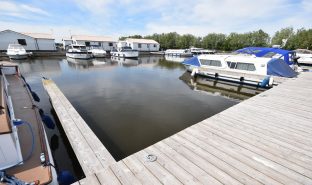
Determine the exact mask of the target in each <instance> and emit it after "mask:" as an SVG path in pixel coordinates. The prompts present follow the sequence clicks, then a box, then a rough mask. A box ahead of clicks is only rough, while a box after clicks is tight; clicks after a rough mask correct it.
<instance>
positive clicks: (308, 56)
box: [295, 49, 312, 65]
mask: <svg viewBox="0 0 312 185" xmlns="http://www.w3.org/2000/svg"><path fill="white" fill-rule="evenodd" d="M295 52H296V56H297V57H298V63H299V64H308V65H312V51H311V50H307V49H296V50H295Z"/></svg>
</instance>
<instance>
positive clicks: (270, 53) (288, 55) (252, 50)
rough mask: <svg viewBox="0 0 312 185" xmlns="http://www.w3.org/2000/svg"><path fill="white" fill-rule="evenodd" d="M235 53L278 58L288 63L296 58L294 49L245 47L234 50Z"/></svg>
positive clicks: (291, 62)
mask: <svg viewBox="0 0 312 185" xmlns="http://www.w3.org/2000/svg"><path fill="white" fill-rule="evenodd" d="M235 53H242V54H249V55H254V56H256V57H265V58H279V59H282V60H284V61H285V62H286V63H287V64H288V65H293V64H294V62H295V59H296V52H295V51H289V50H285V49H280V48H269V47H246V48H242V49H239V50H236V51H235Z"/></svg>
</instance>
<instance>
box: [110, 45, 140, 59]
mask: <svg viewBox="0 0 312 185" xmlns="http://www.w3.org/2000/svg"><path fill="white" fill-rule="evenodd" d="M110 54H111V55H112V56H114V57H122V58H138V57H139V51H138V50H135V49H132V48H131V47H129V46H121V47H118V48H117V49H116V50H113V51H111V52H110Z"/></svg>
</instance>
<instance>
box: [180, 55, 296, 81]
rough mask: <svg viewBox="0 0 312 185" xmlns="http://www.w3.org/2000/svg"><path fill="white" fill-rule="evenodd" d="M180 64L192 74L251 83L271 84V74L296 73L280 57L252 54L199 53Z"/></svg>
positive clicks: (290, 75)
mask: <svg viewBox="0 0 312 185" xmlns="http://www.w3.org/2000/svg"><path fill="white" fill-rule="evenodd" d="M182 64H184V66H185V67H186V69H187V70H188V71H190V72H192V75H196V74H199V75H204V76H208V77H213V78H217V79H222V80H228V81H234V82H239V83H246V84H252V85H261V86H271V85H272V84H273V76H279V77H287V78H292V77H295V76H297V73H296V72H295V71H294V70H293V69H292V68H291V67H290V66H289V65H288V64H287V63H286V62H285V61H283V60H282V59H279V58H265V57H256V56H252V55H199V56H196V57H193V58H191V59H188V60H186V61H184V62H183V63H182Z"/></svg>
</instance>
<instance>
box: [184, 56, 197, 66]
mask: <svg viewBox="0 0 312 185" xmlns="http://www.w3.org/2000/svg"><path fill="white" fill-rule="evenodd" d="M182 64H183V65H187V66H196V67H200V63H199V60H198V58H197V57H192V58H190V59H187V60H185V61H184V62H182Z"/></svg>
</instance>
